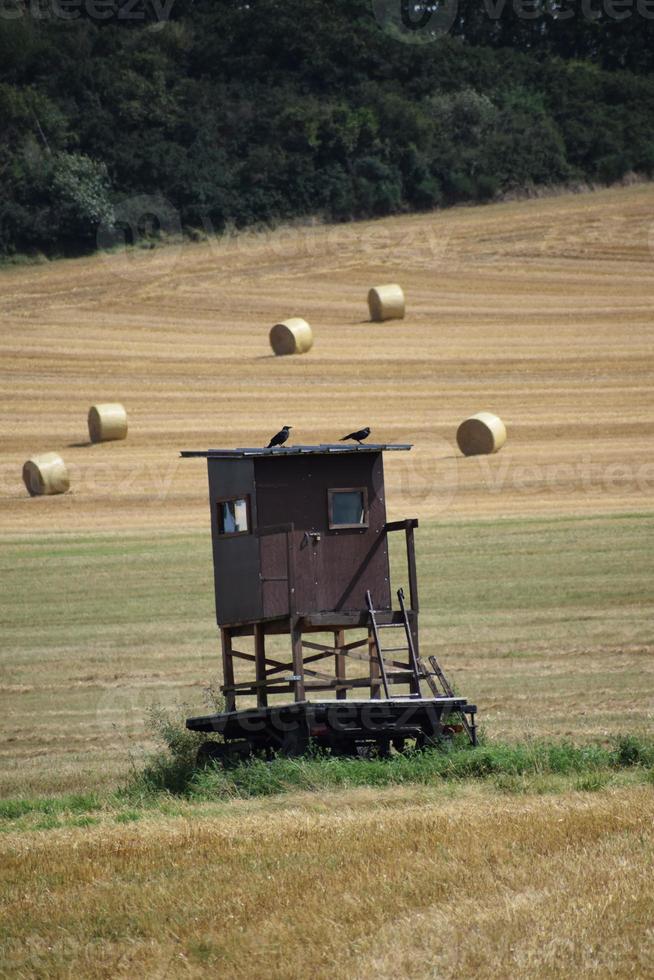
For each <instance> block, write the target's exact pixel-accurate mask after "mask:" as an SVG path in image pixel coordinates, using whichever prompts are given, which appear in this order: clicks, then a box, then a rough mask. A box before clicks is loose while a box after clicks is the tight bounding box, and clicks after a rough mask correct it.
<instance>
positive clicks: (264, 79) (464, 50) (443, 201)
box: [0, 0, 654, 256]
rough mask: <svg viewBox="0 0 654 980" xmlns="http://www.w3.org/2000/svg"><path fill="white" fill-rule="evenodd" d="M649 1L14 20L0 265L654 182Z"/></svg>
mask: <svg viewBox="0 0 654 980" xmlns="http://www.w3.org/2000/svg"><path fill="white" fill-rule="evenodd" d="M648 2H649V0H633V3H630V0H579V2H577V0H533V2H531V0H529V2H528V0H520V2H518V0H512V2H509V0H506V2H503V0H476V2H475V0H458V2H456V4H454V2H453V0H431V5H430V6H427V5H424V6H423V7H422V8H421V7H420V6H419V5H418V6H416V5H415V4H412V5H411V7H410V8H406V7H404V8H403V6H402V4H403V0H372V2H371V0H174V2H171V0H167V2H166V3H164V2H163V0H158V2H157V3H156V4H155V3H154V2H153V0H129V10H128V9H127V6H126V0H116V2H108V0H79V2H75V0H66V6H65V7H63V6H62V3H63V0H59V3H58V5H57V4H55V0H27V2H25V0H0V254H3V255H5V256H6V255H11V254H12V253H15V252H31V251H36V250H40V251H44V252H46V253H49V254H58V253H62V252H70V251H79V250H86V249H92V248H94V247H96V245H97V243H98V240H99V239H98V229H100V230H101V236H100V243H101V244H106V243H109V244H110V243H111V235H112V231H113V229H116V233H117V234H119V233H121V223H123V224H124V223H125V222H126V221H127V223H128V224H130V221H129V220H128V219H129V214H126V208H127V210H128V211H129V203H128V204H125V201H127V202H130V201H132V202H136V204H135V205H134V207H135V208H136V210H137V211H138V210H139V208H140V209H141V210H142V211H143V212H145V211H147V210H148V208H149V209H150V211H152V212H154V214H155V215H156V222H154V223H152V222H151V223H150V224H149V225H148V226H147V227H143V228H141V229H139V228H137V229H136V232H134V227H133V223H132V224H131V225H130V227H131V233H132V234H136V235H137V236H138V234H141V233H142V234H148V233H155V232H156V224H157V222H158V224H160V225H162V226H163V227H164V228H165V227H166V225H167V223H168V224H169V225H171V226H173V227H175V228H177V227H180V228H183V229H185V230H187V231H189V232H191V233H192V232H193V229H198V228H203V227H204V228H206V227H211V228H212V229H214V230H216V231H220V230H222V229H225V228H226V227H245V226H247V225H251V224H253V223H261V222H264V223H274V222H278V221H281V220H288V219H292V218H297V217H301V216H304V215H316V214H318V215H322V216H324V217H325V218H326V219H329V220H336V221H345V220H350V219H354V218H363V217H368V216H376V215H386V214H392V213H395V212H399V211H402V210H426V209H431V208H434V207H437V206H445V205H449V204H454V203H457V202H462V201H487V200H490V199H492V198H493V197H495V196H496V195H497V194H499V193H502V192H506V191H509V190H512V189H520V188H526V187H530V186H533V185H546V184H560V183H563V182H568V181H574V180H587V181H601V182H606V183H610V182H612V181H616V180H619V179H620V178H621V177H622V176H623V175H624V174H625V173H627V172H628V171H637V172H639V173H642V174H644V175H647V176H651V175H652V172H653V171H654V76H653V65H652V59H653V58H654V44H652V41H653V40H654V37H653V31H652V24H653V22H654V3H651V4H650V6H652V11H651V17H650V16H649V13H648ZM448 4H451V6H448ZM403 9H404V10H405V13H406V10H407V9H409V13H410V16H411V17H413V16H415V14H416V11H417V13H418V15H420V14H421V13H422V21H423V22H424V23H422V24H421V22H420V21H419V20H418V21H416V22H415V23H413V22H412V23H410V24H409V27H408V28H407V26H406V23H404V25H403V22H402V20H401V18H400V16H399V15H400V14H401V13H402V10H403ZM626 11H628V12H629V16H626V17H623V16H621V17H620V18H618V17H617V16H616V14H617V13H619V14H621V15H622V14H624V13H625V12H626ZM62 12H63V13H62ZM128 14H129V16H128ZM569 14H572V16H568V15H569ZM405 21H406V17H405ZM415 24H418V27H417V28H416V26H415ZM412 32H413V33H412Z"/></svg>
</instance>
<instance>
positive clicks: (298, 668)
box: [291, 620, 305, 701]
mask: <svg viewBox="0 0 654 980" xmlns="http://www.w3.org/2000/svg"><path fill="white" fill-rule="evenodd" d="M291 648H292V651H293V673H294V674H295V676H296V677H297V678H298V679H297V680H296V681H294V682H293V686H294V689H295V700H296V701H304V700H305V693H304V659H303V656H302V630H301V629H300V627H299V626H298V624H297V620H293V621H292V626H291Z"/></svg>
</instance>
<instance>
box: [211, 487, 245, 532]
mask: <svg viewBox="0 0 654 980" xmlns="http://www.w3.org/2000/svg"><path fill="white" fill-rule="evenodd" d="M239 500H244V501H245V512H246V515H247V522H248V526H247V530H245V531H221V525H222V510H221V508H222V505H223V504H231V503H236V502H237V501H239ZM216 522H217V523H216V529H217V532H218V534H217V536H218V537H219V538H240V537H242V536H243V535H244V534H252V508H251V506H250V494H249V493H241V494H239V495H238V496H237V497H219V498H218V499H217V500H216Z"/></svg>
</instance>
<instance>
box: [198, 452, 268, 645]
mask: <svg viewBox="0 0 654 980" xmlns="http://www.w3.org/2000/svg"><path fill="white" fill-rule="evenodd" d="M207 462H208V468H209V505H210V507H211V536H212V540H213V571H214V582H215V587H216V618H217V620H218V623H219V624H221V625H223V626H224V625H226V624H228V623H243V622H255V621H257V620H260V619H262V618H263V603H262V595H261V582H260V579H259V539H258V538H257V536H256V535H255V534H254V529H255V528H256V526H257V500H256V492H255V485H254V462H253V460H251V459H230V460H224V459H209V460H207ZM246 496H249V497H250V520H251V523H252V528H251V533H250V534H245V535H237V536H236V537H222V536H221V535H219V534H218V504H217V501H218V500H221V499H225V498H226V497H246Z"/></svg>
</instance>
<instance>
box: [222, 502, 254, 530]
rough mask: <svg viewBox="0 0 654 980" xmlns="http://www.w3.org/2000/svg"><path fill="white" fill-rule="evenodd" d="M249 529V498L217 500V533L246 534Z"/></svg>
mask: <svg viewBox="0 0 654 980" xmlns="http://www.w3.org/2000/svg"><path fill="white" fill-rule="evenodd" d="M249 531H250V500H249V498H248V497H236V498H234V499H233V500H219V501H218V534H248V533H249Z"/></svg>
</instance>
